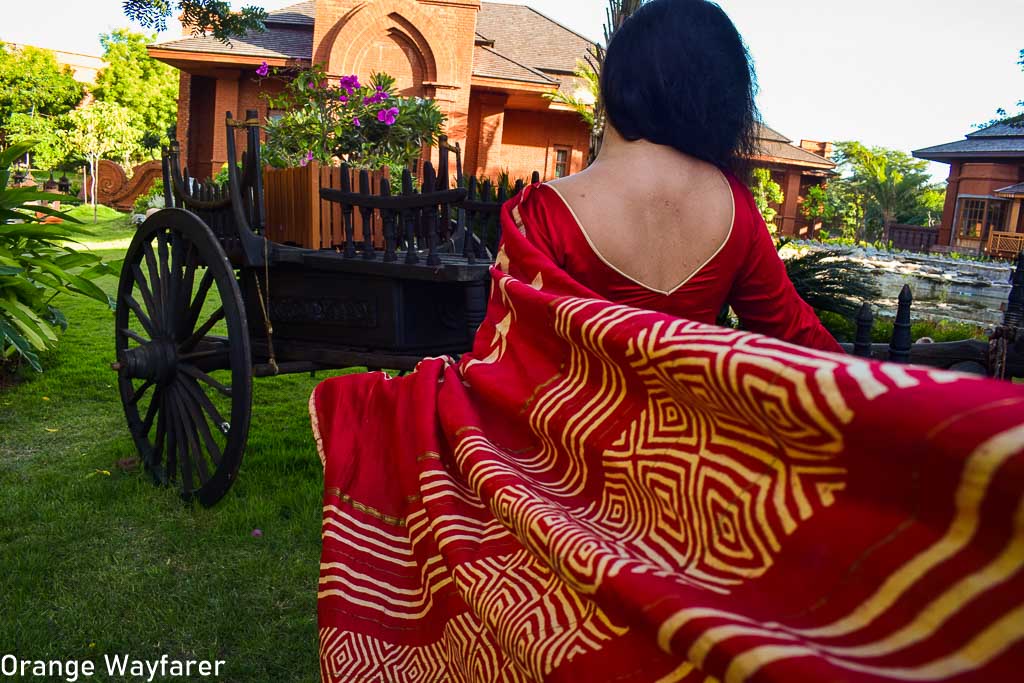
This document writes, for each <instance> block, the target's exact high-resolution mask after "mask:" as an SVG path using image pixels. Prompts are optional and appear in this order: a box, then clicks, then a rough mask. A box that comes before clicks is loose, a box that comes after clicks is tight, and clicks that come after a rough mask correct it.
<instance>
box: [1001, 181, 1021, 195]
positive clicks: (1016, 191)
mask: <svg viewBox="0 0 1024 683" xmlns="http://www.w3.org/2000/svg"><path fill="white" fill-rule="evenodd" d="M996 194H997V195H1004V194H1006V195H1012V196H1015V197H1016V196H1022V197H1024V183H1017V184H1016V185H1010V186H1009V187H1004V188H1001V189H998V190H996Z"/></svg>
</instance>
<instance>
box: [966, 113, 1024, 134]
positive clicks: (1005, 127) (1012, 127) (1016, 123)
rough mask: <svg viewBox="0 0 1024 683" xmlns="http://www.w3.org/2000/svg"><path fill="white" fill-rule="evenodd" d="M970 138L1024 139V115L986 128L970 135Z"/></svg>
mask: <svg viewBox="0 0 1024 683" xmlns="http://www.w3.org/2000/svg"><path fill="white" fill-rule="evenodd" d="M967 137H969V138H1007V137H1010V138H1019V137H1024V114H1021V115H1020V116H1014V117H1013V118H1010V119H1006V120H1005V121H1000V122H999V123H994V124H992V125H991V126H986V127H985V128H982V129H981V130H976V131H974V132H973V133H968V134H967Z"/></svg>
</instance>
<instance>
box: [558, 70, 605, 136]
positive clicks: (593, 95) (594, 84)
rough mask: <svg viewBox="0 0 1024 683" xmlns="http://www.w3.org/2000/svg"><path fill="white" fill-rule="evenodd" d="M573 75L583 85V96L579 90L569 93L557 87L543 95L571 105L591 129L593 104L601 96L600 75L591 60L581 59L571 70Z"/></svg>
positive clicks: (592, 125) (559, 102) (592, 124)
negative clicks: (574, 68)
mask: <svg viewBox="0 0 1024 683" xmlns="http://www.w3.org/2000/svg"><path fill="white" fill-rule="evenodd" d="M573 75H574V76H575V77H576V79H577V80H578V81H579V82H580V83H581V84H582V85H583V88H584V89H583V93H584V95H583V96H580V94H579V93H580V91H579V90H577V91H576V92H572V93H569V92H566V91H564V90H562V89H557V90H552V91H550V92H546V93H544V97H546V98H547V99H549V100H551V101H552V102H557V103H558V104H564V105H566V106H568V107H572V109H573V110H575V111H576V113H577V114H579V115H580V118H581V119H583V123H585V124H587V127H588V128H590V129H591V130H593V129H594V105H595V103H596V102H597V100H598V98H599V97H600V96H601V79H600V76H598V73H597V71H595V70H594V66H593V64H592V62H590V61H585V60H582V59H581V60H578V61H577V62H576V70H575V71H574V72H573Z"/></svg>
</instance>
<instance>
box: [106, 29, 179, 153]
mask: <svg viewBox="0 0 1024 683" xmlns="http://www.w3.org/2000/svg"><path fill="white" fill-rule="evenodd" d="M155 39H156V36H155V35H151V36H147V35H144V34H142V33H134V32H132V31H129V30H127V29H117V30H115V31H113V32H111V33H106V34H103V35H101V36H100V44H102V45H103V61H104V62H106V64H107V66H106V67H104V68H103V69H102V70H100V72H99V73H98V74H97V76H96V88H95V91H94V94H95V96H96V99H98V100H103V101H104V102H111V103H113V104H119V105H121V106H122V107H125V108H126V109H129V110H131V111H132V113H133V114H134V119H135V121H136V125H137V126H139V127H140V128H141V130H142V132H143V133H149V134H151V135H154V136H155V139H153V140H149V141H147V143H148V144H145V145H139V146H138V147H137V149H136V151H137V152H138V153H142V152H147V153H149V154H150V155H152V154H153V152H154V151H155V150H157V149H159V148H160V146H161V145H166V144H168V142H170V140H169V137H168V135H167V131H168V129H170V128H171V127H173V125H174V122H175V120H176V119H177V115H178V70H177V69H175V68H174V67H171V66H168V65H167V64H164V63H163V62H159V61H157V60H155V59H153V58H152V57H150V56H149V53H148V52H147V51H146V45H147V44H148V43H151V42H153V40H155Z"/></svg>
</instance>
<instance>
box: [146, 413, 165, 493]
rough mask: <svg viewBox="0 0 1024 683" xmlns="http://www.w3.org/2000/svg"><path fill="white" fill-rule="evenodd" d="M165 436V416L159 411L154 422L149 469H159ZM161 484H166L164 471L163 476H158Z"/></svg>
mask: <svg viewBox="0 0 1024 683" xmlns="http://www.w3.org/2000/svg"><path fill="white" fill-rule="evenodd" d="M166 436H167V415H166V413H164V411H162V410H161V411H160V415H159V417H157V420H156V436H154V437H153V451H152V453H153V455H152V461H151V462H150V463H149V466H150V467H151V468H159V467H160V463H161V462H162V461H163V451H164V439H165V438H166ZM159 479H161V483H166V482H167V475H166V470H165V471H164V474H163V476H160V477H159Z"/></svg>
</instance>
